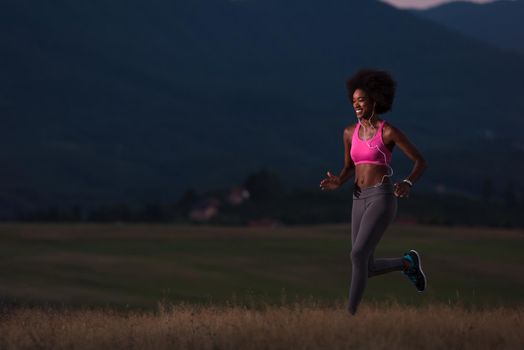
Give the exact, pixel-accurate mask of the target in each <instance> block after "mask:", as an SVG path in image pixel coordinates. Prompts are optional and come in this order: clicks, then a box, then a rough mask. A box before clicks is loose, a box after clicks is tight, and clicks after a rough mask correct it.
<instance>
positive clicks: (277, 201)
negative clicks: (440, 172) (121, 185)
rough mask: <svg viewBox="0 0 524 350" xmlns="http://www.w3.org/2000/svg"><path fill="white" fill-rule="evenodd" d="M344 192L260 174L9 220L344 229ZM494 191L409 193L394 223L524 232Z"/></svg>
mask: <svg viewBox="0 0 524 350" xmlns="http://www.w3.org/2000/svg"><path fill="white" fill-rule="evenodd" d="M349 187H350V186H346V188H344V189H341V190H339V191H334V192H322V191H320V189H318V190H317V189H289V188H285V186H284V185H283V184H282V182H281V180H280V179H279V177H278V175H277V174H275V173H273V172H271V171H269V170H260V171H257V172H255V173H252V174H250V175H249V176H247V178H246V179H245V181H244V182H243V183H242V184H241V185H238V186H234V187H232V188H229V189H223V190H216V191H208V192H203V193H198V192H196V191H195V190H192V189H189V190H187V191H186V192H184V193H183V194H182V196H181V197H180V198H179V199H178V200H176V201H173V202H172V203H164V204H160V203H153V204H151V203H150V204H144V205H142V206H137V205H134V206H132V205H129V204H127V203H114V204H110V205H103V206H97V207H93V208H86V207H81V206H73V207H70V208H58V207H55V208H46V209H43V210H38V211H35V212H31V213H25V214H23V215H20V216H19V217H17V218H15V220H16V221H29V222H151V223H179V224H211V225H259V226H273V225H281V224H282V225H297V224H324V223H344V222H349V221H350V218H351V202H352V199H351V198H352V194H351V190H352V189H350V188H349ZM494 187H495V186H494V183H493V181H492V180H491V179H489V178H487V179H486V180H485V181H484V184H483V188H482V195H481V196H480V197H479V198H470V197H465V196H460V195H456V194H447V193H419V192H415V193H413V194H412V195H411V196H410V198H409V199H406V200H399V211H398V213H399V214H398V218H397V222H404V223H422V224H437V225H474V226H476V225H481V226H502V227H524V216H523V215H522V213H523V212H524V210H523V209H524V203H523V201H522V198H520V197H519V196H518V195H517V194H516V193H515V191H514V188H513V184H509V185H508V186H507V188H506V189H505V191H495V188H494Z"/></svg>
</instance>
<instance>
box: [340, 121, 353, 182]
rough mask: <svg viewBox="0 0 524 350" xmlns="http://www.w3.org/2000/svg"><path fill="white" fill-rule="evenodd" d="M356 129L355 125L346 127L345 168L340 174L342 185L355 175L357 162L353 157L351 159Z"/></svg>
mask: <svg viewBox="0 0 524 350" xmlns="http://www.w3.org/2000/svg"><path fill="white" fill-rule="evenodd" d="M354 130H355V126H350V127H347V128H345V129H344V168H342V171H341V172H340V174H339V175H338V178H339V180H340V185H341V186H342V185H343V184H344V183H345V182H346V181H347V180H349V178H351V177H352V176H353V175H355V163H354V162H353V159H351V138H352V136H353V131H354Z"/></svg>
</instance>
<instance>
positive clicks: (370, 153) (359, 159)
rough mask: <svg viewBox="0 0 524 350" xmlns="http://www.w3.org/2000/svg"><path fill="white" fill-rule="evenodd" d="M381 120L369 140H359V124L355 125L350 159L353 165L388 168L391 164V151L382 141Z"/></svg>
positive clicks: (382, 125)
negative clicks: (378, 165)
mask: <svg viewBox="0 0 524 350" xmlns="http://www.w3.org/2000/svg"><path fill="white" fill-rule="evenodd" d="M385 122H386V121H385V120H383V121H382V122H381V123H380V126H379V127H378V130H377V132H376V133H375V136H373V137H372V138H371V139H369V140H361V139H360V137H358V131H359V130H360V123H358V124H357V126H356V128H355V131H353V138H352V139H351V152H350V154H351V159H353V162H354V163H355V165H358V164H363V163H370V164H380V165H386V166H389V164H390V163H391V151H390V150H389V149H388V148H387V147H386V145H385V144H384V141H383V140H382V129H383V128H384V123H385Z"/></svg>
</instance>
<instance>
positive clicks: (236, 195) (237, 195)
mask: <svg viewBox="0 0 524 350" xmlns="http://www.w3.org/2000/svg"><path fill="white" fill-rule="evenodd" d="M248 199H249V192H248V191H247V190H246V189H245V188H243V187H233V188H232V189H231V190H230V191H229V193H228V195H227V197H226V200H227V202H228V203H229V204H231V205H240V204H242V203H244V202H245V201H246V200H248Z"/></svg>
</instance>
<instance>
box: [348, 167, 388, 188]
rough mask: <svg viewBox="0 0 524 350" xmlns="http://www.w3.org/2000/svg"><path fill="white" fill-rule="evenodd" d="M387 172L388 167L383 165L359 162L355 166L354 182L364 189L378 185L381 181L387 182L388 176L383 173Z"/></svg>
mask: <svg viewBox="0 0 524 350" xmlns="http://www.w3.org/2000/svg"><path fill="white" fill-rule="evenodd" d="M389 173H390V171H389V168H388V167H387V166H385V165H378V164H359V165H356V166H355V184H357V185H358V187H360V188H361V189H364V188H366V187H372V186H376V185H379V184H380V183H381V182H382V183H388V182H390V180H389V177H387V176H384V175H388V174H389Z"/></svg>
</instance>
